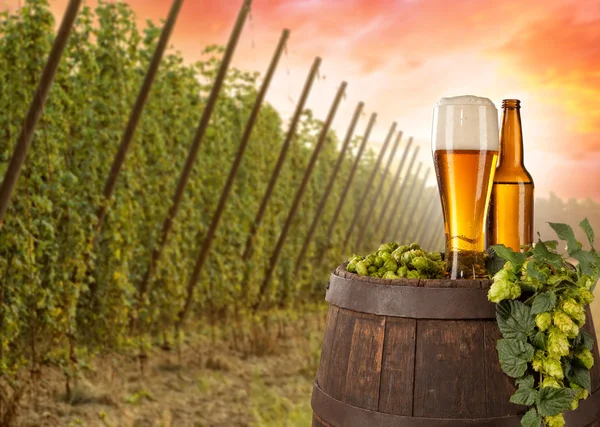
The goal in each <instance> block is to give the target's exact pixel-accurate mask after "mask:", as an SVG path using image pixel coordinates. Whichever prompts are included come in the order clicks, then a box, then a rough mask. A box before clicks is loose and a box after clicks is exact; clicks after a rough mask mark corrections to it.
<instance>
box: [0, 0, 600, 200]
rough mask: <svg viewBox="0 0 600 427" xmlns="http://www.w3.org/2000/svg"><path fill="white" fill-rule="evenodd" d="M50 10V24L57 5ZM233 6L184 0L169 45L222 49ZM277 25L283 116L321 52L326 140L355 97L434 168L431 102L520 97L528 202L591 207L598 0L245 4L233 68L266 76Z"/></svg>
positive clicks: (320, 111)
mask: <svg viewBox="0 0 600 427" xmlns="http://www.w3.org/2000/svg"><path fill="white" fill-rule="evenodd" d="M16 2H17V0H10V1H9V2H8V3H9V4H12V3H16ZM50 3H51V4H52V7H53V9H54V10H55V11H56V13H57V15H58V16H62V12H63V11H64V8H65V5H66V0H50ZM94 3H95V0H88V4H94ZM129 3H130V4H131V6H132V8H133V9H134V11H135V12H136V13H137V15H138V17H139V18H140V22H143V21H145V19H147V18H150V19H153V20H157V19H160V18H164V17H165V16H166V15H167V12H168V9H169V6H170V0H130V1H129ZM241 3H242V1H241V0H221V1H218V0H187V1H185V3H184V6H183V9H182V11H181V15H180V18H179V21H178V23H177V27H176V30H175V32H174V34H173V37H172V44H173V45H174V46H175V48H176V49H178V50H181V51H182V52H183V53H184V56H185V57H186V59H187V60H190V61H192V60H194V59H197V58H199V57H200V54H199V53H200V51H201V50H202V48H203V47H204V46H205V45H206V44H212V43H221V44H224V43H225V42H226V40H227V37H228V35H229V32H230V31H231V28H232V25H233V22H234V20H235V17H236V15H237V12H238V9H239V7H240V5H241ZM284 27H287V28H289V29H290V30H292V34H291V37H290V41H289V44H288V55H287V56H286V57H284V58H283V60H282V62H281V65H280V68H279V71H278V73H277V76H276V77H275V79H274V81H273V83H272V86H271V90H270V93H269V95H268V100H269V101H270V102H271V103H272V104H274V106H275V107H276V108H277V109H278V110H279V111H280V112H281V113H282V114H283V115H284V116H285V117H289V115H290V114H291V112H292V110H293V108H294V104H295V101H296V100H297V98H298V95H299V92H300V89H301V86H302V85H303V83H304V80H305V77H306V74H307V72H308V68H309V67H310V64H311V62H312V60H313V58H314V57H315V56H317V55H318V56H321V57H322V58H323V65H322V67H321V76H322V79H321V80H320V81H319V82H317V84H316V85H315V87H314V89H313V92H312V94H311V96H310V98H309V102H308V104H309V105H308V106H309V107H310V108H312V109H313V110H314V111H315V112H316V114H317V116H318V117H320V118H324V117H325V115H326V113H327V110H328V108H329V105H330V103H331V101H332V99H333V96H334V94H335V91H336V89H337V87H338V85H339V84H340V82H341V81H342V80H346V81H347V82H348V90H347V97H346V99H345V101H344V102H343V103H342V106H341V108H340V110H339V113H338V116H337V118H336V120H335V123H334V128H335V129H336V130H337V131H338V134H340V135H343V133H344V132H345V129H346V126H347V125H348V123H349V120H350V118H351V115H352V111H353V109H354V107H355V106H356V103H357V102H358V101H364V102H365V103H366V113H365V114H364V117H363V118H362V123H361V124H360V125H359V129H361V130H360V132H362V129H364V127H365V125H366V121H367V118H368V114H369V113H370V112H372V111H375V112H377V113H378V114H379V120H378V123H377V126H376V132H374V136H375V138H376V139H377V140H379V141H380V140H382V139H383V138H384V136H385V134H386V132H387V130H388V128H389V126H390V125H391V123H392V122H393V121H394V120H396V121H397V122H398V124H399V128H400V129H402V130H403V131H404V133H405V135H412V136H414V137H415V141H416V142H417V143H418V144H420V145H421V146H422V150H421V151H422V160H423V161H424V162H426V165H428V166H430V167H433V164H432V161H431V152H430V150H429V147H430V134H431V122H432V109H433V106H434V104H435V103H436V101H437V100H438V98H440V97H442V96H452V95H461V94H473V95H479V96H486V97H489V98H491V99H492V100H493V101H494V102H495V104H496V106H497V107H500V103H501V100H502V99H503V98H507V97H514V98H519V99H521V101H522V110H521V113H522V118H523V128H524V139H525V154H526V158H525V160H526V165H527V167H528V169H529V171H530V172H531V173H532V175H533V178H534V180H535V183H536V191H537V194H538V195H539V196H546V195H547V194H548V193H549V192H550V191H554V192H555V193H556V194H558V195H559V196H561V197H563V198H569V197H576V198H586V197H591V198H593V199H595V200H598V201H600V185H599V184H598V183H599V182H600V171H599V170H598V165H600V0H530V1H523V0H503V1H496V0H494V1H491V0H490V1H483V0H464V1H463V0H460V1H455V0H254V2H253V8H252V19H251V20H250V21H249V22H248V23H247V25H246V27H245V29H244V34H243V36H242V40H241V42H240V44H239V46H238V49H237V52H236V55H235V60H234V65H235V66H238V67H241V68H245V69H250V70H257V71H261V72H264V70H265V69H266V66H267V65H268V62H269V60H270V57H271V55H272V53H273V50H274V48H275V45H276V43H277V40H278V38H279V36H280V33H281V30H282V29H283V28H284ZM431 183H432V185H433V184H434V181H433V179H432V181H431Z"/></svg>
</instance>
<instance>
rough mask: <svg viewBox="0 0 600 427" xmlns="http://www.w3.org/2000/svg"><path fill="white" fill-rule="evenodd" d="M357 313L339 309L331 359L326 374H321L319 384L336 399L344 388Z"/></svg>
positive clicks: (342, 394) (342, 393)
mask: <svg viewBox="0 0 600 427" xmlns="http://www.w3.org/2000/svg"><path fill="white" fill-rule="evenodd" d="M358 315H359V313H355V312H353V311H350V310H344V309H339V312H338V315H337V324H336V327H335V335H334V337H333V345H332V347H331V353H330V354H331V360H330V361H329V369H328V370H327V376H323V378H322V381H323V383H322V384H320V386H321V388H322V389H323V391H324V392H325V393H327V394H329V395H330V396H332V397H335V398H336V399H338V400H342V399H343V397H344V392H345V389H346V373H347V371H348V361H349V358H350V350H351V345H352V333H353V331H354V321H355V319H356V317H357V316H358Z"/></svg>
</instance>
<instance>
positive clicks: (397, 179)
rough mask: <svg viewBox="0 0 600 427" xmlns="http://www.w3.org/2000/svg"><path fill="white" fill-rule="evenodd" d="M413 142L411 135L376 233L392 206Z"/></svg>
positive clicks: (376, 227)
mask: <svg viewBox="0 0 600 427" xmlns="http://www.w3.org/2000/svg"><path fill="white" fill-rule="evenodd" d="M412 143H413V139H412V137H411V138H409V139H408V144H406V148H405V149H404V153H402V160H400V164H399V165H398V169H397V170H396V174H395V175H394V179H393V180H392V182H393V183H394V184H393V185H391V186H390V189H389V191H388V194H387V196H386V197H385V201H384V202H383V209H381V213H380V214H379V218H378V219H377V223H376V225H375V233H378V232H379V229H380V228H381V225H382V224H383V220H384V219H385V214H386V213H387V211H388V209H389V207H390V202H391V201H392V197H393V196H394V190H395V189H396V184H398V183H399V182H400V176H401V175H402V170H403V169H404V164H405V163H406V159H407V158H408V152H409V151H410V148H411V146H412Z"/></svg>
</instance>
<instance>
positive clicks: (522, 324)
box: [496, 301, 535, 341]
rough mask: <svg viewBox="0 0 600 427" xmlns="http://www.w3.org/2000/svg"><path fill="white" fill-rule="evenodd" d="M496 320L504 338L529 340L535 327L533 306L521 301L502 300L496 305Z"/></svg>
mask: <svg viewBox="0 0 600 427" xmlns="http://www.w3.org/2000/svg"><path fill="white" fill-rule="evenodd" d="M496 320H497V321H498V327H499V328H500V332H502V336H503V337H504V338H513V339H517V340H521V341H527V338H528V337H529V336H531V335H532V334H533V330H534V328H535V318H534V317H533V316H532V315H531V308H530V307H529V306H527V305H526V304H524V303H522V302H520V301H502V302H500V304H498V305H497V307H496Z"/></svg>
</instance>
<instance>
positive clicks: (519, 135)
mask: <svg viewBox="0 0 600 427" xmlns="http://www.w3.org/2000/svg"><path fill="white" fill-rule="evenodd" d="M502 107H503V109H504V114H503V117H502V133H501V135H500V155H499V156H498V167H499V168H500V167H502V168H523V167H524V163H523V131H522V129H521V106H520V102H519V101H518V100H513V99H509V100H504V101H503V103H502Z"/></svg>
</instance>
